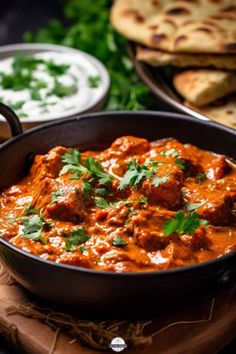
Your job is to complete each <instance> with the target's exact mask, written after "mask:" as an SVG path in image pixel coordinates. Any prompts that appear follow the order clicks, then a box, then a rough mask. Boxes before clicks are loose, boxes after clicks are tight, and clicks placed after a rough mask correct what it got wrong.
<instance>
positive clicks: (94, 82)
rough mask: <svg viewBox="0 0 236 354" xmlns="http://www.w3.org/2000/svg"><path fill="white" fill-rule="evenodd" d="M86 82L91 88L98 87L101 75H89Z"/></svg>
mask: <svg viewBox="0 0 236 354" xmlns="http://www.w3.org/2000/svg"><path fill="white" fill-rule="evenodd" d="M88 83H89V86H90V87H91V88H97V87H99V85H100V83H101V76H99V75H97V76H89V77H88Z"/></svg>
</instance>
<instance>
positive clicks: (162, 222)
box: [0, 136, 236, 272]
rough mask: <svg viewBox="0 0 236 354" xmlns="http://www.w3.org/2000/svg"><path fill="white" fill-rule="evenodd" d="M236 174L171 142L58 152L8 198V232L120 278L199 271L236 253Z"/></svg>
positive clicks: (4, 219) (50, 254) (23, 244)
mask: <svg viewBox="0 0 236 354" xmlns="http://www.w3.org/2000/svg"><path fill="white" fill-rule="evenodd" d="M235 202H236V168H235V165H234V164H233V163H232V162H230V161H229V160H228V159H227V158H226V157H225V156H221V155H216V154H214V153H210V152H207V151H204V150H201V149H199V148H197V147H195V146H192V145H188V144H186V145H183V144H181V143H180V142H178V141H177V140H175V139H172V138H169V139H164V140H158V141H155V142H152V143H150V142H148V141H147V140H146V139H142V138H137V137H132V136H124V137H121V138H118V139H117V140H115V141H114V142H113V144H112V145H111V147H109V148H108V149H106V150H104V151H99V152H98V151H85V152H79V150H77V149H74V148H66V147H63V146H57V147H55V148H53V149H52V150H50V151H49V152H48V153H47V154H45V155H37V156H35V158H34V162H33V165H32V167H31V170H30V172H29V174H28V175H27V176H26V177H25V178H23V179H22V180H21V181H20V182H19V183H18V184H16V185H13V186H11V187H10V188H8V189H6V190H4V191H2V194H1V196H0V206H1V209H0V218H1V226H0V235H1V237H4V238H6V239H8V240H9V241H10V242H11V243H12V244H14V245H16V246H17V247H19V248H21V249H23V250H25V251H28V252H30V253H33V254H35V255H38V256H39V257H42V258H43V259H47V260H51V261H55V262H57V263H64V264H70V265H74V266H80V267H86V268H90V269H99V270H108V271H115V272H131V271H132V272H133V271H134V272H137V271H154V270H164V269H170V268H175V267H182V266H187V265H194V264H197V263H201V262H205V261H207V260H210V259H215V258H218V257H220V256H222V255H224V254H227V253H229V252H234V251H236V216H235V206H236V203H235Z"/></svg>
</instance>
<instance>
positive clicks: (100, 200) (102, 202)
mask: <svg viewBox="0 0 236 354" xmlns="http://www.w3.org/2000/svg"><path fill="white" fill-rule="evenodd" d="M95 203H96V206H97V207H98V208H100V209H107V208H109V207H111V206H112V203H109V202H107V201H106V200H105V199H103V198H95Z"/></svg>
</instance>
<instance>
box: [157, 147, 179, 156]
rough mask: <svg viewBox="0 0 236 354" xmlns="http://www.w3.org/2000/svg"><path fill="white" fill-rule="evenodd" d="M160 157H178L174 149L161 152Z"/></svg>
mask: <svg viewBox="0 0 236 354" xmlns="http://www.w3.org/2000/svg"><path fill="white" fill-rule="evenodd" d="M161 155H162V156H166V157H169V156H172V157H178V156H179V152H178V150H176V149H169V150H165V151H162V152H161Z"/></svg>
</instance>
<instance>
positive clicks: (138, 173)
mask: <svg viewBox="0 0 236 354" xmlns="http://www.w3.org/2000/svg"><path fill="white" fill-rule="evenodd" d="M154 172H155V171H154V170H153V169H149V168H148V167H147V166H146V165H144V164H143V165H140V166H139V165H138V162H137V159H136V158H135V159H134V160H133V161H132V162H131V163H130V164H129V165H128V170H127V171H126V173H125V175H124V177H123V178H122V180H121V181H120V185H119V187H118V188H119V189H120V190H123V189H125V188H126V187H127V186H128V185H130V186H136V185H138V184H139V183H140V182H141V181H142V180H143V179H144V178H150V177H152V176H153V174H154Z"/></svg>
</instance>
